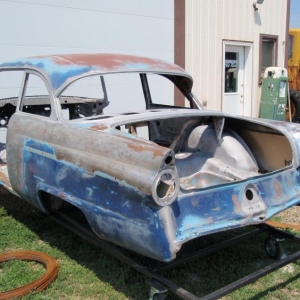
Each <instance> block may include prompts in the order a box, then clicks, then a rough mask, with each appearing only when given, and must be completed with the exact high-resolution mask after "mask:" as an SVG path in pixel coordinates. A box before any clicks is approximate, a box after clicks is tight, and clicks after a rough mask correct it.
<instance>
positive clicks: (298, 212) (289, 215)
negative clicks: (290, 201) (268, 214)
mask: <svg viewBox="0 0 300 300" xmlns="http://www.w3.org/2000/svg"><path fill="white" fill-rule="evenodd" d="M277 216H278V217H280V219H281V222H283V223H287V224H293V225H300V206H293V207H291V208H289V209H287V210H285V211H283V212H281V213H279V214H278V215H277Z"/></svg>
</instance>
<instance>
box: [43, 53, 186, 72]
mask: <svg viewBox="0 0 300 300" xmlns="http://www.w3.org/2000/svg"><path fill="white" fill-rule="evenodd" d="M46 57H47V56H45V58H46ZM50 58H51V59H52V61H53V62H54V63H55V64H57V65H64V66H65V65H80V66H89V67H99V68H101V69H108V70H110V69H113V70H115V69H122V68H124V67H126V68H127V67H129V66H130V65H133V66H134V65H137V66H138V65H140V64H143V65H144V66H145V67H146V66H147V68H150V69H152V68H153V69H165V70H169V71H177V72H184V70H183V69H182V68H181V67H179V66H177V65H174V64H171V63H168V62H164V61H161V60H156V59H152V58H147V57H139V56H134V55H124V54H114V53H112V54H110V53H94V54H69V55H53V56H50Z"/></svg>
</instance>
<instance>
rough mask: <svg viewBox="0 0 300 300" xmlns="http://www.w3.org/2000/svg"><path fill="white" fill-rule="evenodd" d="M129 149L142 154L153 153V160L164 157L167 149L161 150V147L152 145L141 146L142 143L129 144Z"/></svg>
mask: <svg viewBox="0 0 300 300" xmlns="http://www.w3.org/2000/svg"><path fill="white" fill-rule="evenodd" d="M127 146H128V148H130V149H132V150H134V151H136V152H142V151H149V152H152V153H153V158H156V157H162V156H164V155H165V149H164V148H163V149H161V148H160V147H159V146H158V147H157V146H153V145H151V144H147V145H140V143H136V144H133V143H127Z"/></svg>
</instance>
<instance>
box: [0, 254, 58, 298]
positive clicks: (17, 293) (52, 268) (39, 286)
mask: <svg viewBox="0 0 300 300" xmlns="http://www.w3.org/2000/svg"><path fill="white" fill-rule="evenodd" d="M14 259H18V260H25V261H35V262H38V263H41V264H42V265H43V266H44V267H45V268H46V272H45V274H44V275H43V276H42V277H40V278H38V279H37V280H35V281H33V282H31V283H28V284H26V285H24V286H21V287H18V288H15V289H13V290H10V291H5V292H1V293H0V300H7V299H13V298H16V297H22V296H25V295H26V294H28V293H30V292H31V291H41V290H43V289H45V288H46V287H47V286H48V285H49V284H50V282H51V281H53V280H54V279H55V278H56V277H57V274H58V263H57V261H56V260H55V259H54V258H53V257H51V256H49V255H47V254H44V253H41V252H35V251H15V252H8V253H5V254H1V255H0V263H1V262H5V261H9V260H14Z"/></svg>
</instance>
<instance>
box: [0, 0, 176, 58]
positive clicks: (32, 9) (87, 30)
mask: <svg viewBox="0 0 300 300" xmlns="http://www.w3.org/2000/svg"><path fill="white" fill-rule="evenodd" d="M79 52H83V53H85V52H114V53H126V54H135V55H142V56H150V57H155V58H162V59H165V60H168V61H173V60H174V0H164V1H159V0H155V1H153V0H126V1H123V0H109V1H107V0H88V1H74V0H18V1H14V0H0V61H1V62H3V61H5V60H9V59H12V58H17V57H24V56H29V55H38V54H55V53H79Z"/></svg>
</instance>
